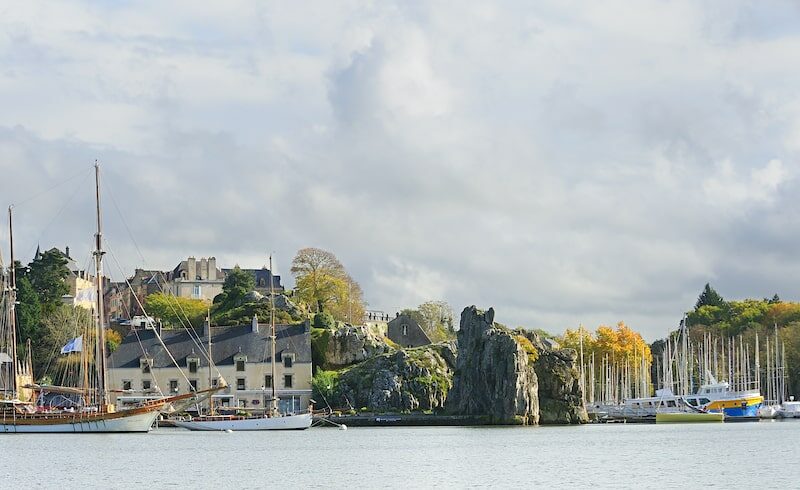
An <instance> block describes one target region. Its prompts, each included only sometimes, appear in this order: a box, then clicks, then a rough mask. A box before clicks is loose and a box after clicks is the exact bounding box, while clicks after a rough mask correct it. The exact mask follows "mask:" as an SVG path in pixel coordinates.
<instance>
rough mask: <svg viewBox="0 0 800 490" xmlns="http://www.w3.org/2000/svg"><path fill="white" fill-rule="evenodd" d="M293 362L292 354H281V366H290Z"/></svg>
mask: <svg viewBox="0 0 800 490" xmlns="http://www.w3.org/2000/svg"><path fill="white" fill-rule="evenodd" d="M293 364H294V354H283V367H285V368H290V367H292V365H293Z"/></svg>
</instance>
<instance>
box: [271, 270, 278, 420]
mask: <svg viewBox="0 0 800 490" xmlns="http://www.w3.org/2000/svg"><path fill="white" fill-rule="evenodd" d="M273 293H274V291H273V290H272V254H269V306H270V308H269V324H270V328H271V332H270V334H271V340H272V357H271V360H272V403H271V412H272V415H276V414H277V413H278V399H277V398H276V397H275V383H277V381H278V380H276V379H275V339H276V335H275V295H274V294H273Z"/></svg>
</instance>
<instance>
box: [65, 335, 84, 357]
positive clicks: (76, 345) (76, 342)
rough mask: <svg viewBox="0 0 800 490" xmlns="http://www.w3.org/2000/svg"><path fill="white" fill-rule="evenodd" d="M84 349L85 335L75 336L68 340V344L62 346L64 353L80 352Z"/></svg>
mask: <svg viewBox="0 0 800 490" xmlns="http://www.w3.org/2000/svg"><path fill="white" fill-rule="evenodd" d="M82 350H83V336H82V335H81V336H80V337H75V338H74V339H72V340H70V341H69V342H67V345H65V346H64V347H62V348H61V353H62V354H69V353H70V352H80V351H82Z"/></svg>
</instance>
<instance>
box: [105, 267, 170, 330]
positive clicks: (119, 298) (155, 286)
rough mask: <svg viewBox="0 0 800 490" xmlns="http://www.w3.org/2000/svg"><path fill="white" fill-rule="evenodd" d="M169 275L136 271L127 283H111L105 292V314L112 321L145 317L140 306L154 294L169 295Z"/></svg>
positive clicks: (143, 270) (158, 272)
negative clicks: (162, 293)
mask: <svg viewBox="0 0 800 490" xmlns="http://www.w3.org/2000/svg"><path fill="white" fill-rule="evenodd" d="M168 291H169V290H168V286H167V274H166V273H164V272H162V271H157V270H146V269H136V271H134V273H133V275H132V276H131V277H129V278H128V280H127V281H123V282H113V283H110V284H109V286H108V287H107V288H106V290H105V292H104V296H103V299H104V300H105V312H106V316H107V318H108V319H109V320H110V319H121V318H124V319H131V318H133V317H135V316H139V315H144V311H143V309H142V307H141V306H140V305H144V302H145V299H146V298H147V297H148V296H149V295H151V294H154V293H160V292H164V293H167V292H168Z"/></svg>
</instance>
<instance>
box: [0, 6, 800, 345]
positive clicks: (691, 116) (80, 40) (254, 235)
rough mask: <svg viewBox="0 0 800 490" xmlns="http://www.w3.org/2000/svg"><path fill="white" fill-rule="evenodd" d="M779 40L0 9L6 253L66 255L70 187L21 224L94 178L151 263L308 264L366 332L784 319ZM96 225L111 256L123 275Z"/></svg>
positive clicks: (511, 21) (564, 15) (607, 27)
mask: <svg viewBox="0 0 800 490" xmlns="http://www.w3.org/2000/svg"><path fill="white" fill-rule="evenodd" d="M797 17H798V11H797V9H794V8H792V7H790V6H787V5H781V4H775V5H771V6H770V7H764V8H759V9H756V10H755V11H754V10H753V8H752V7H751V6H750V5H749V4H747V3H746V2H743V3H736V2H734V3H729V2H726V3H725V5H724V7H721V6H717V5H714V4H697V3H696V2H688V1H677V2H668V3H664V2H642V3H637V4H631V3H630V2H618V3H612V4H603V5H602V6H601V5H589V6H585V5H584V6H582V7H581V8H576V7H574V6H571V5H568V4H564V3H563V2H544V3H537V4H531V3H529V2H515V1H507V2H501V3H499V4H487V3H485V2H463V3H459V4H458V6H453V5H451V4H447V3H427V2H422V3H407V2H397V3H392V2H377V3H375V2H362V1H359V0H353V1H348V2H312V3H311V4H304V5H300V4H290V3H268V4H263V3H261V2H250V1H242V2H237V3H236V4H230V3H227V4H225V6H224V7H220V6H219V5H213V4H204V3H196V2H192V3H171V4H164V3H163V2H149V3H148V2H144V3H137V4H135V5H120V4H105V5H99V4H96V3H86V4H81V3H69V4H67V3H59V4H57V5H54V4H52V3H44V2H35V1H33V2H25V3H24V4H19V5H15V6H14V7H13V8H11V7H5V8H2V7H0V106H2V107H3V111H0V170H1V171H2V172H3V174H4V178H3V179H2V184H0V191H2V192H1V193H2V195H3V196H6V198H7V199H8V200H10V201H14V202H18V203H23V202H24V204H21V205H20V206H19V207H18V212H19V214H20V217H19V221H18V226H19V228H20V232H19V235H18V239H19V243H20V247H19V249H20V250H21V251H23V252H27V251H28V249H31V250H30V251H32V249H35V246H36V243H37V241H41V242H42V244H43V246H48V245H59V246H63V244H65V243H73V244H75V245H73V247H72V248H73V249H74V250H75V249H77V247H79V246H82V247H86V248H88V239H87V237H89V238H90V237H91V222H90V220H87V219H85V215H88V214H90V213H91V203H90V199H89V193H75V194H74V197H73V198H72V199H71V200H67V197H69V196H70V195H73V193H74V192H75V189H76V188H77V186H78V184H79V181H80V180H81V179H82V177H81V178H78V179H76V180H75V181H70V182H69V183H67V184H64V185H62V186H60V187H58V188H56V189H55V190H54V191H53V192H51V193H46V194H44V195H43V196H42V197H37V198H36V199H34V200H31V201H27V202H25V201H26V200H27V199H28V198H29V197H30V196H31V195H35V194H37V190H44V189H48V188H50V187H52V186H53V185H56V184H57V183H58V182H59V181H60V179H62V180H63V179H64V178H65V177H69V176H72V175H75V174H76V173H78V172H83V169H85V168H87V166H88V165H90V164H91V162H92V161H93V160H94V159H95V158H99V159H100V160H101V161H102V162H103V163H104V175H105V176H106V179H107V183H108V187H109V190H110V191H111V192H114V194H115V198H116V199H117V200H118V203H119V205H120V207H121V208H122V210H123V212H124V215H125V218H126V223H127V224H128V225H129V227H130V228H131V229H132V230H134V231H135V232H136V234H137V236H136V243H138V245H139V247H141V250H142V252H143V254H144V255H145V258H146V260H147V261H148V263H147V264H146V265H147V266H148V267H163V268H171V267H173V266H174V265H175V264H176V263H177V262H178V261H179V260H180V259H181V258H183V257H185V256H187V255H190V254H191V255H196V256H201V255H216V256H217V257H218V260H219V261H220V263H222V264H225V265H233V264H235V263H240V264H243V265H244V264H252V265H254V266H256V265H260V264H261V263H263V260H264V257H265V256H266V251H274V252H276V256H277V257H278V258H279V260H280V261H281V262H279V263H278V266H279V267H282V268H283V269H284V270H287V269H288V263H289V261H290V260H291V257H292V256H293V254H294V252H295V251H296V250H297V249H298V248H300V247H303V246H320V247H323V248H327V249H329V250H332V251H333V252H335V253H336V254H337V255H338V256H339V257H340V258H341V259H342V261H343V262H344V263H345V265H346V266H347V267H348V268H349V269H350V270H351V272H352V273H353V275H354V276H355V277H356V279H357V280H359V281H360V282H361V283H362V285H363V287H364V290H365V294H366V297H367V299H368V301H369V302H370V304H371V305H372V306H373V307H376V308H385V309H387V310H391V309H395V308H400V307H410V306H413V305H414V303H418V302H421V301H423V300H426V299H438V298H442V299H446V300H448V301H450V302H451V303H452V304H453V306H454V307H455V308H456V309H457V310H459V309H460V308H461V307H463V306H465V305H467V304H473V303H474V304H478V305H481V306H489V305H494V306H495V307H496V309H497V311H498V318H499V319H500V320H501V321H504V322H506V323H508V324H514V325H517V324H522V325H528V326H537V327H542V328H546V329H550V330H560V329H562V328H563V327H565V326H570V325H572V326H574V325H576V324H577V323H579V322H582V323H584V325H596V324H599V323H601V322H602V323H614V322H616V321H618V320H626V321H628V323H629V324H631V325H632V326H633V327H634V328H639V329H641V330H643V331H644V332H645V334H646V335H647V336H648V337H650V338H653V337H655V336H658V335H661V334H663V333H664V332H665V331H666V329H667V328H669V327H671V326H673V325H674V323H675V320H676V319H677V318H679V317H680V316H681V312H682V311H683V310H684V309H686V308H689V307H690V306H691V305H692V304H693V303H694V299H695V297H696V295H697V294H698V292H699V290H700V288H701V287H702V286H703V284H705V282H707V281H712V283H713V284H714V286H715V287H717V289H718V290H720V291H721V292H722V293H723V294H724V295H729V296H734V297H735V296H754V297H761V296H766V295H770V294H772V293H774V292H776V291H777V292H778V293H779V294H780V295H781V297H786V298H794V299H797V298H800V288H798V286H797V285H796V284H794V283H793V282H792V281H791V277H790V274H787V272H786V271H787V266H786V264H789V263H792V261H793V260H794V243H796V240H797V238H800V237H798V236H797V233H796V232H795V231H794V230H798V229H800V227H798V226H797V225H798V224H800V223H796V218H794V216H793V214H792V213H791V212H789V211H788V210H791V209H794V208H796V206H797V204H798V203H797V199H798V198H797V197H796V196H795V194H796V193H793V192H791V190H792V186H793V184H794V182H795V180H794V177H795V170H794V169H795V166H796V162H797V159H798V154H800V143H798V142H800V138H798V134H800V131H798V128H800V111H799V110H797V108H798V107H800V97H799V96H798V95H797V91H796V87H797V86H798V84H800V70H798V69H797V68H796V66H795V65H796V64H794V63H792V62H791V60H792V56H793V53H796V52H797V49H798V46H799V45H800V33H799V32H798V29H797V27H796V25H800V24H797V23H796V22H795V21H796V20H797ZM65 195H66V196H67V197H65ZM65 200H66V201H68V202H65ZM62 207H64V208H65V209H66V210H67V211H65V212H64V213H63V214H61V215H59V216H60V218H59V219H56V220H53V219H52V218H53V215H56V214H57V213H58V211H59V210H60V209H61V208H62ZM107 208H108V209H107V213H108V215H109V216H108V220H107V222H108V236H109V239H110V241H112V242H113V243H114V244H115V247H117V248H116V249H115V252H116V254H117V255H118V256H119V257H120V258H121V262H123V263H124V264H125V266H126V267H130V268H131V269H132V268H133V266H137V265H142V264H140V263H138V262H140V260H139V259H138V258H137V257H138V252H137V250H136V247H135V246H134V245H133V244H132V242H131V241H130V240H129V239H126V236H127V231H126V229H125V226H123V225H122V224H121V223H120V220H119V219H118V217H115V216H114V214H115V213H116V211H115V209H114V208H113V206H107ZM21 253H22V252H21ZM281 264H283V265H281Z"/></svg>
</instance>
